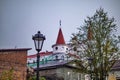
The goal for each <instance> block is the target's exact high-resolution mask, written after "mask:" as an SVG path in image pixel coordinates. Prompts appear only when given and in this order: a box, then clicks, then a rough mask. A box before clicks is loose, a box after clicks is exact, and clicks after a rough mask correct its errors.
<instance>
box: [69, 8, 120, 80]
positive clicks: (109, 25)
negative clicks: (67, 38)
mask: <svg viewBox="0 0 120 80" xmlns="http://www.w3.org/2000/svg"><path fill="white" fill-rule="evenodd" d="M84 22H85V23H84V25H83V26H80V27H79V28H78V30H79V31H78V33H74V34H72V38H71V45H72V46H73V49H74V50H75V51H76V52H77V54H79V55H80V56H81V60H80V63H79V61H76V62H77V63H78V64H79V65H82V68H83V72H85V73H88V72H89V69H90V66H89V64H88V62H87V59H88V58H92V59H93V60H92V63H91V64H90V65H91V66H92V72H93V75H94V76H99V77H100V80H102V78H103V76H105V75H107V74H108V72H109V71H110V69H111V67H112V66H113V64H114V63H115V61H116V60H118V59H119V58H120V52H119V46H118V43H119V39H120V38H119V37H118V36H116V35H115V34H114V32H115V31H116V27H117V26H116V24H115V20H114V18H109V17H108V15H107V13H106V12H104V10H103V9H101V8H100V9H99V10H96V13H95V14H94V15H93V16H92V17H87V19H86V20H85V21H84ZM80 48H82V50H81V51H80ZM103 71H104V74H103ZM101 77H102V78H101Z"/></svg>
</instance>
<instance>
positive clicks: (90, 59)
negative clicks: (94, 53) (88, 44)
mask: <svg viewBox="0 0 120 80" xmlns="http://www.w3.org/2000/svg"><path fill="white" fill-rule="evenodd" d="M92 61H93V58H91V57H89V58H88V63H89V65H90V79H91V80H92Z"/></svg>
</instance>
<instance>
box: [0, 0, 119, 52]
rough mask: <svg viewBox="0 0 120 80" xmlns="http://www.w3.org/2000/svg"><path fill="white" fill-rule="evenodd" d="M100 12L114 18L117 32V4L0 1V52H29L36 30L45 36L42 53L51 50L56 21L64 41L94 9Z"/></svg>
mask: <svg viewBox="0 0 120 80" xmlns="http://www.w3.org/2000/svg"><path fill="white" fill-rule="evenodd" d="M100 7H102V8H104V10H105V11H106V12H108V15H109V17H115V19H116V24H117V26H118V33H119V32H120V0H0V48H2V49H3V48H15V46H16V47H17V48H33V49H32V50H31V51H29V53H30V54H34V53H35V49H34V43H33V40H32V35H34V34H36V33H37V31H38V30H40V31H41V33H43V34H44V35H45V36H46V41H45V43H44V45H43V50H42V51H46V50H48V51H50V50H52V48H51V46H52V45H53V44H55V42H56V38H57V34H58V30H59V20H60V19H61V21H62V31H63V34H64V37H65V41H66V42H68V41H69V40H70V36H71V34H72V33H75V32H77V29H76V28H77V27H79V26H80V25H83V22H84V19H86V17H87V16H92V15H93V14H94V13H95V11H96V9H99V8H100Z"/></svg>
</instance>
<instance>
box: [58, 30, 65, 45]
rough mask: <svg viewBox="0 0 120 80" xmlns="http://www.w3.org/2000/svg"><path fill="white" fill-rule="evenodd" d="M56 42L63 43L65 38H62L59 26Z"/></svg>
mask: <svg viewBox="0 0 120 80" xmlns="http://www.w3.org/2000/svg"><path fill="white" fill-rule="evenodd" d="M56 44H65V40H64V36H63V33H62V30H61V28H60V29H59V33H58V37H57V41H56Z"/></svg>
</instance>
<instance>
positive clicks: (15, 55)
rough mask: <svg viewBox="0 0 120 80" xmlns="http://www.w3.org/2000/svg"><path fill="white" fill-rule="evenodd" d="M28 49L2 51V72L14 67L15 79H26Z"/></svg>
mask: <svg viewBox="0 0 120 80" xmlns="http://www.w3.org/2000/svg"><path fill="white" fill-rule="evenodd" d="M26 62H27V50H26V51H25V50H24V51H22V50H20V51H19V50H18V51H0V74H1V73H2V72H3V71H5V70H10V69H11V68H13V71H14V78H15V79H14V80H26Z"/></svg>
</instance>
